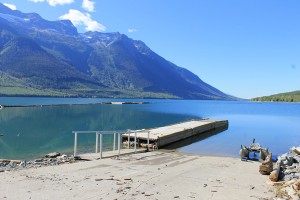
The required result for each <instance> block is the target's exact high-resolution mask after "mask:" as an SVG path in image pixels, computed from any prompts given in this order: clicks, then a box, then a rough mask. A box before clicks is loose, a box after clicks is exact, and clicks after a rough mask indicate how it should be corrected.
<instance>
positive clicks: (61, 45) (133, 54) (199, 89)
mask: <svg viewBox="0 0 300 200" xmlns="http://www.w3.org/2000/svg"><path fill="white" fill-rule="evenodd" d="M0 72H1V73H2V74H5V76H6V77H11V78H12V79H11V80H15V81H16V82H17V83H18V82H20V83H22V84H21V85H18V84H16V87H18V88H22V86H23V88H22V90H30V91H34V92H32V93H30V91H29V92H25V94H27V95H28V93H29V95H33V96H40V95H46V94H47V92H49V96H75V97H76V96H81V97H120V98H124V97H126V98H180V99H235V97H232V96H230V95H227V94H225V93H223V92H221V91H220V90H218V89H216V88H214V87H212V86H210V85H209V84H207V83H205V82H203V81H202V80H201V79H200V78H199V77H198V76H197V75H195V74H193V73H192V72H190V71H188V70H187V69H185V68H182V67H179V66H177V65H175V64H173V63H172V62H170V61H167V60H166V59H164V58H163V57H161V56H159V55H158V54H156V53H155V52H153V51H152V50H151V49H150V48H149V47H148V46H147V45H146V44H145V43H144V42H142V41H139V40H133V39H131V38H129V37H128V36H126V35H124V34H121V33H118V32H116V33H100V32H86V33H78V32H77V29H76V27H75V26H74V25H73V24H72V23H71V22H70V21H68V20H63V21H47V20H45V19H43V18H42V17H41V16H40V15H38V14H36V13H28V14H26V13H22V12H20V11H12V10H10V9H9V8H6V6H4V5H2V4H1V3H0ZM0 83H1V82H0ZM7 90H8V89H7V87H6V86H5V85H3V84H2V85H1V84H0V95H11V94H8V93H7ZM5 91H6V92H5ZM39 91H40V92H39ZM10 93H12V92H10ZM15 95H24V94H23V93H22V92H19V93H18V92H17V91H16V93H15Z"/></svg>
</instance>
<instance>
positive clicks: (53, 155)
mask: <svg viewBox="0 0 300 200" xmlns="http://www.w3.org/2000/svg"><path fill="white" fill-rule="evenodd" d="M57 156H60V153H59V152H53V153H48V154H47V155H46V156H45V157H46V158H56V157H57Z"/></svg>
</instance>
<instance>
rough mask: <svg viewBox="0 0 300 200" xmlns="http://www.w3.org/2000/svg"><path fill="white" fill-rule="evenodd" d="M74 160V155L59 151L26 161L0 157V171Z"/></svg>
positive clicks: (51, 164) (58, 163)
mask: <svg viewBox="0 0 300 200" xmlns="http://www.w3.org/2000/svg"><path fill="white" fill-rule="evenodd" d="M73 162H75V159H74V156H68V155H65V154H63V155H61V154H60V153H57V152H54V153H49V154H47V155H45V157H43V158H39V159H35V160H31V161H26V160H4V159H0V172H5V171H12V170H19V169H28V168H38V167H43V166H53V165H60V164H64V163H73Z"/></svg>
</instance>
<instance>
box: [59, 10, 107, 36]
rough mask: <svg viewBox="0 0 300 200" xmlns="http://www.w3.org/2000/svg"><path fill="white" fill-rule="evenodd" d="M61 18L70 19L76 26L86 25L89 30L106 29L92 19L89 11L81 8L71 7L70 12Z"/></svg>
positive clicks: (100, 30)
mask: <svg viewBox="0 0 300 200" xmlns="http://www.w3.org/2000/svg"><path fill="white" fill-rule="evenodd" d="M59 19H68V20H70V21H71V22H72V23H73V24H74V26H85V30H87V31H99V32H102V31H105V30H106V27H105V26H103V25H102V24H100V23H98V22H97V21H94V20H92V17H91V15H90V14H88V13H85V14H84V13H82V12H80V11H79V10H73V9H70V10H69V13H67V14H65V15H63V16H60V17H59Z"/></svg>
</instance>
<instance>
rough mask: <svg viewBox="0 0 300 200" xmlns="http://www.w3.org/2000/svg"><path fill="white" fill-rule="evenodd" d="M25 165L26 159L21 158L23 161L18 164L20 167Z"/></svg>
mask: <svg viewBox="0 0 300 200" xmlns="http://www.w3.org/2000/svg"><path fill="white" fill-rule="evenodd" d="M26 165H27V162H26V160H23V161H22V162H21V163H20V164H19V166H20V167H26Z"/></svg>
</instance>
